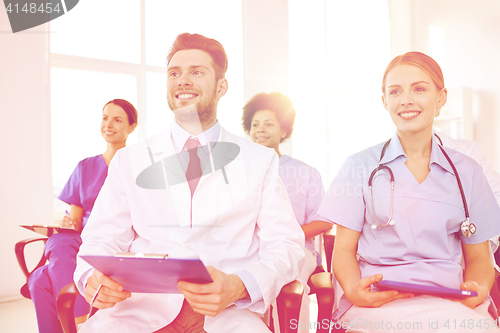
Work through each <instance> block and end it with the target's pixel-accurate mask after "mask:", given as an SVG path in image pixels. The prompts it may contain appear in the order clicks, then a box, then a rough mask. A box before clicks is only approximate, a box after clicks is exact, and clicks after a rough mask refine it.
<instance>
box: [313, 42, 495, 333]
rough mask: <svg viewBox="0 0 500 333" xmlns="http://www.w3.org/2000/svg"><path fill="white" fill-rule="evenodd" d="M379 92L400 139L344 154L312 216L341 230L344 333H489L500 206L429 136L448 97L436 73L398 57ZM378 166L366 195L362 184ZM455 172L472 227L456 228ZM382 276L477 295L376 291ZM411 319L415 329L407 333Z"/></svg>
mask: <svg viewBox="0 0 500 333" xmlns="http://www.w3.org/2000/svg"><path fill="white" fill-rule="evenodd" d="M382 92H383V95H382V101H383V104H384V107H385V108H386V110H387V111H388V112H389V114H390V116H391V119H392V121H393V122H394V124H395V125H396V127H397V131H396V134H395V135H394V136H393V137H392V139H391V140H390V142H388V143H381V144H379V145H377V146H374V147H372V148H369V149H366V150H364V151H361V152H359V153H357V154H354V155H352V156H351V157H349V158H348V159H347V161H346V162H345V163H344V165H343V166H342V169H341V170H340V172H339V173H338V175H337V176H336V178H335V179H334V180H333V182H332V184H331V186H330V188H329V190H328V192H327V194H326V195H325V198H324V200H323V202H322V204H321V206H320V208H319V210H318V213H319V214H320V215H322V216H323V217H324V218H325V219H327V220H329V221H331V222H333V223H336V224H337V236H336V239H335V248H334V257H333V270H334V273H335V276H336V278H337V280H338V281H339V283H340V285H341V286H342V288H343V290H344V296H343V298H342V300H341V302H340V305H339V310H338V311H337V313H335V314H334V317H335V318H340V321H341V322H342V323H344V327H349V329H348V330H347V331H348V332H358V331H362V332H392V331H393V329H396V328H398V329H399V328H406V332H414V331H418V332H420V331H422V332H424V331H425V332H436V331H440V330H449V331H450V332H476V331H478V328H477V327H479V326H477V325H482V329H481V330H480V331H481V332H482V331H483V330H485V331H489V330H494V329H496V328H494V327H492V325H493V319H492V317H491V316H490V315H489V313H488V308H489V306H490V299H489V297H488V293H489V291H490V289H491V286H492V284H493V279H494V270H493V266H492V261H491V258H490V254H489V247H488V239H489V238H491V237H493V236H495V235H496V234H498V233H499V232H500V225H499V224H498V223H497V219H498V216H500V208H499V207H498V204H497V203H496V201H495V198H494V196H493V193H492V191H491V189H490V187H489V185H488V183H487V181H486V178H485V176H484V174H483V171H482V169H481V167H480V166H479V165H478V164H477V163H476V162H475V161H473V160H472V159H470V158H468V157H467V156H465V155H463V154H461V153H459V152H457V151H455V150H452V149H448V148H444V151H445V152H446V153H447V155H448V156H449V158H450V159H451V161H452V164H453V165H454V166H455V168H456V171H455V170H454V169H453V167H452V164H451V163H450V162H449V161H448V160H447V158H446V156H445V154H444V153H443V151H442V150H441V148H440V147H439V146H438V140H437V139H436V138H435V137H434V136H433V132H432V125H433V121H434V118H435V117H437V116H438V115H439V112H440V110H441V107H442V106H443V105H444V104H445V103H446V98H447V90H446V88H444V79H443V74H442V72H441V68H440V67H439V65H438V64H437V63H436V62H435V61H434V60H433V59H432V58H430V57H429V56H427V55H425V54H423V53H419V52H409V53H406V54H404V55H402V56H398V57H396V58H394V59H393V60H392V61H391V63H390V64H389V65H388V66H387V69H386V71H385V74H384V77H383V83H382ZM384 146H386V147H385V149H384ZM383 150H384V153H382V151H383ZM379 166H382V168H381V169H379V171H377V172H376V173H375V174H374V176H373V177H372V178H373V179H372V195H371V194H370V188H369V185H368V183H369V180H370V176H371V175H372V171H373V170H374V169H376V168H377V167H379ZM389 168H390V171H389ZM391 171H392V173H393V177H394V190H393V191H392V190H391V175H390V172H391ZM456 173H458V175H459V177H460V180H461V184H462V187H463V193H464V195H465V198H466V203H467V206H468V210H469V216H470V222H471V223H472V224H474V226H472V224H465V223H462V222H464V220H465V219H466V218H465V205H464V203H463V200H462V195H461V191H460V189H459V185H458V181H457V179H456V176H455V174H456ZM392 196H393V197H392ZM462 227H463V228H464V230H463V232H462ZM474 227H475V228H474ZM473 232H474V233H473ZM382 279H384V280H394V281H398V282H408V283H417V284H422V285H428V286H441V287H448V288H456V289H466V290H472V291H476V292H477V293H478V296H476V297H469V298H466V299H464V300H461V301H452V300H449V299H445V298H441V297H436V296H418V295H413V294H410V293H404V292H397V291H395V290H389V291H376V290H375V289H374V288H372V284H374V283H375V282H377V281H380V280H382ZM490 312H493V311H491V308H490ZM463 320H465V324H463ZM408 322H414V323H417V324H418V323H420V326H418V327H417V328H415V327H413V328H412V329H408V327H407V326H405V325H404V323H408ZM401 323H403V325H400V324H401ZM461 323H462V324H463V325H461ZM472 323H473V325H472ZM486 323H488V324H489V325H488V326H489V329H488V330H487V329H486ZM398 325H399V326H398ZM389 326H390V327H389ZM410 326H411V325H410ZM400 331H401V332H404V331H405V330H404V329H402V330H398V332H400Z"/></svg>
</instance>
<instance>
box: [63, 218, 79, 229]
mask: <svg viewBox="0 0 500 333" xmlns="http://www.w3.org/2000/svg"><path fill="white" fill-rule="evenodd" d="M59 226H60V227H61V228H66V229H74V230H76V226H77V223H76V222H75V221H73V220H72V219H70V218H69V217H67V216H65V217H64V218H63V219H62V221H61V223H60V224H59Z"/></svg>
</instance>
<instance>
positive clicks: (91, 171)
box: [59, 155, 108, 228]
mask: <svg viewBox="0 0 500 333" xmlns="http://www.w3.org/2000/svg"><path fill="white" fill-rule="evenodd" d="M107 175H108V166H107V164H106V162H105V161H104V158H103V157H102V155H97V156H93V157H89V158H86V159H84V160H82V161H80V162H78V164H77V166H76V168H75V170H74V171H73V173H72V174H71V176H70V177H69V180H68V182H67V183H66V185H65V186H64V188H63V190H62V192H61V194H60V195H59V199H60V200H62V201H64V202H66V203H67V204H69V205H75V206H78V207H82V208H83V209H84V211H85V214H84V216H83V223H82V228H83V227H85V224H87V220H88V218H89V215H90V212H91V211H92V208H93V207H94V202H95V200H96V199H97V195H98V194H99V191H100V190H101V187H102V185H103V184H104V180H106V177H107Z"/></svg>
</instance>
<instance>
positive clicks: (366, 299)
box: [346, 274, 413, 308]
mask: <svg viewBox="0 0 500 333" xmlns="http://www.w3.org/2000/svg"><path fill="white" fill-rule="evenodd" d="M381 280H382V274H375V275H371V276H368V277H366V278H364V279H361V280H359V281H358V282H357V283H356V284H355V285H354V286H353V287H352V289H351V290H350V291H349V292H346V297H347V299H349V301H350V302H351V303H352V304H353V305H356V306H360V307H365V308H378V307H380V306H382V305H384V304H385V303H388V302H390V301H394V300H395V299H400V298H410V297H413V294H410V293H400V292H398V291H396V290H387V291H371V285H372V284H374V283H375V282H378V281H381Z"/></svg>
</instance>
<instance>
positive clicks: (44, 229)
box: [19, 224, 79, 237]
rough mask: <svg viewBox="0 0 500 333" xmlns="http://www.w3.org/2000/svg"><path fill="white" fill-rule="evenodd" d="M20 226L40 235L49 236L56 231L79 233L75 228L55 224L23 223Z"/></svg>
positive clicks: (56, 232)
mask: <svg viewBox="0 0 500 333" xmlns="http://www.w3.org/2000/svg"><path fill="white" fill-rule="evenodd" d="M19 226H20V227H23V228H25V229H28V230H31V231H34V232H36V233H39V234H40V235H43V236H47V237H50V236H52V235H53V234H58V233H77V234H79V232H78V231H76V230H75V229H69V228H61V227H57V226H51V225H41V224H33V225H24V224H20V225H19Z"/></svg>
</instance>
